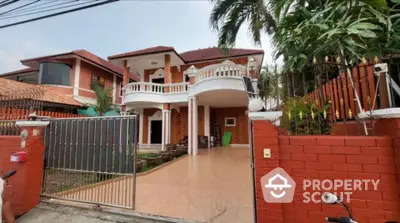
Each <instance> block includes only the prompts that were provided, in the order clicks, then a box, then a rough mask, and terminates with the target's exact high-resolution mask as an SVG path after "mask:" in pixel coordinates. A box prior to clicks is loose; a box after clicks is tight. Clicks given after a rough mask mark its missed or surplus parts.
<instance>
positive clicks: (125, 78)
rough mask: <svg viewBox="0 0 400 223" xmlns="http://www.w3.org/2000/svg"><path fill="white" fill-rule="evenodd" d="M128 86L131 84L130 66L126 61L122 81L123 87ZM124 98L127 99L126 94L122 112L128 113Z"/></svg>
mask: <svg viewBox="0 0 400 223" xmlns="http://www.w3.org/2000/svg"><path fill="white" fill-rule="evenodd" d="M127 84H129V66H128V61H127V60H124V76H123V79H122V85H123V87H125V86H126V85H127ZM124 98H125V92H124V95H123V98H122V105H121V110H122V111H126V106H125V104H124V103H125V102H124Z"/></svg>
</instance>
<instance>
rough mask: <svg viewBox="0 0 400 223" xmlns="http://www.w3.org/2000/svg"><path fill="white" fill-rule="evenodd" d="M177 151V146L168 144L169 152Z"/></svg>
mask: <svg viewBox="0 0 400 223" xmlns="http://www.w3.org/2000/svg"><path fill="white" fill-rule="evenodd" d="M171 150H176V144H167V151H171Z"/></svg>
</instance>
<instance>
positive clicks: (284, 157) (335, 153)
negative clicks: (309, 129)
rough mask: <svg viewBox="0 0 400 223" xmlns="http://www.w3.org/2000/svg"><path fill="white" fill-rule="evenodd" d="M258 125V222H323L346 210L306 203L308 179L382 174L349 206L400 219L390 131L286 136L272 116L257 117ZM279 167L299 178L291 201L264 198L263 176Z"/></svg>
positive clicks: (363, 218)
mask: <svg viewBox="0 0 400 223" xmlns="http://www.w3.org/2000/svg"><path fill="white" fill-rule="evenodd" d="M253 130H254V153H255V174H256V199H257V202H256V203H257V215H258V221H257V222H259V223H261V222H262V223H264V222H302V223H303V222H324V218H325V217H328V216H330V217H337V216H347V215H346V212H345V209H344V208H343V207H340V206H337V205H325V204H321V203H319V204H315V203H309V204H305V203H303V202H302V200H303V197H302V195H303V194H302V193H303V188H302V183H303V180H304V179H320V180H323V179H373V180H377V179H379V180H380V183H379V185H378V190H377V191H373V190H372V188H370V189H369V190H368V191H353V194H352V195H351V201H350V206H351V208H352V211H353V214H354V216H355V218H356V220H357V221H358V222H371V223H372V222H374V223H375V222H384V221H385V220H397V221H398V220H399V219H400V217H399V214H400V209H399V208H400V205H399V204H400V200H399V192H398V191H399V183H398V180H397V179H398V178H397V169H396V164H395V163H396V156H393V154H394V149H393V144H392V141H393V140H392V138H391V137H388V136H284V135H278V129H277V128H276V127H275V126H273V125H272V124H271V123H270V122H268V121H255V122H254V127H253ZM394 141H395V143H396V140H394ZM264 148H270V149H271V153H272V157H271V158H270V159H265V158H263V149H264ZM397 160H398V159H397ZM276 167H281V168H283V169H284V170H285V171H286V172H287V173H288V174H289V175H291V177H292V178H293V179H294V180H295V181H296V191H295V197H294V200H293V202H292V203H289V204H271V203H266V202H265V201H264V199H263V195H262V189H261V183H260V178H261V177H262V176H264V175H265V174H267V173H268V172H269V171H271V170H273V169H275V168H276Z"/></svg>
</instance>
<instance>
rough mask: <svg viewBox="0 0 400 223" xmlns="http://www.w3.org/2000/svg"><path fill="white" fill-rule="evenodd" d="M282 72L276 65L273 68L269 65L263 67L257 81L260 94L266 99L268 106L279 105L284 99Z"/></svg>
mask: <svg viewBox="0 0 400 223" xmlns="http://www.w3.org/2000/svg"><path fill="white" fill-rule="evenodd" d="M279 78H280V74H279V73H278V67H277V65H275V66H274V67H273V68H272V69H271V68H269V67H268V66H265V67H263V68H262V70H261V73H260V77H259V79H258V82H257V88H258V90H259V96H260V98H261V99H262V100H264V104H265V106H266V107H267V108H273V107H276V106H279V102H280V100H281V99H282V95H283V94H282V86H281V83H280V80H279Z"/></svg>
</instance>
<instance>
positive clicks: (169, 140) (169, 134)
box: [167, 110, 172, 144]
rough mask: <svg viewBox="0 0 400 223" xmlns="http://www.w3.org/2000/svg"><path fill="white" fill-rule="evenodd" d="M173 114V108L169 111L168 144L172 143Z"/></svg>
mask: <svg viewBox="0 0 400 223" xmlns="http://www.w3.org/2000/svg"><path fill="white" fill-rule="evenodd" d="M171 114H172V112H171V110H168V113H167V115H168V128H167V131H168V137H167V139H168V144H170V143H171Z"/></svg>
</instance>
